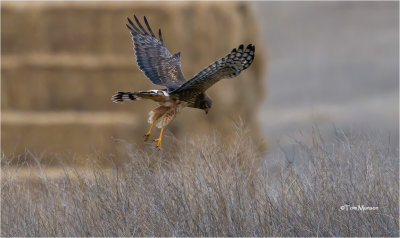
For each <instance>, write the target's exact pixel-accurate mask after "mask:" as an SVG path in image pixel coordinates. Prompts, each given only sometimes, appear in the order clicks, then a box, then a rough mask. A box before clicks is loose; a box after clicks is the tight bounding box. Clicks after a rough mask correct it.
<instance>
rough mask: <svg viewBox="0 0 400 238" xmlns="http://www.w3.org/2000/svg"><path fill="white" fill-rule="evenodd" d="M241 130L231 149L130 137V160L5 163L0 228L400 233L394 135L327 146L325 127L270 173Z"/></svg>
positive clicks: (340, 136)
mask: <svg viewBox="0 0 400 238" xmlns="http://www.w3.org/2000/svg"><path fill="white" fill-rule="evenodd" d="M232 129H233V130H234V131H235V137H234V138H233V143H232V144H225V143H223V140H224V138H221V137H220V136H218V135H214V136H206V137H199V138H197V139H193V140H188V141H175V143H174V145H175V147H174V148H172V149H171V150H167V151H162V152H161V153H160V152H154V153H149V152H144V151H141V150H132V145H130V144H129V143H128V144H125V146H126V149H125V150H124V152H125V156H124V157H126V158H127V160H128V162H127V163H124V164H123V165H120V166H118V165H115V164H114V166H112V167H111V168H110V169H106V170H105V169H103V168H102V167H101V166H99V164H98V163H99V161H102V160H100V159H99V157H97V156H92V157H90V161H91V164H90V166H89V167H88V168H87V169H85V170H80V169H75V168H74V167H73V166H70V165H68V164H64V166H63V167H62V169H61V170H59V169H58V170H54V169H52V168H49V167H46V165H43V164H41V163H40V156H37V157H35V159H34V161H35V164H34V165H31V166H29V167H26V166H24V167H20V168H19V167H15V166H12V167H8V166H7V165H6V166H3V172H2V179H1V190H2V213H1V221H2V223H1V235H2V236H238V237H239V236H390V237H398V236H399V216H398V212H399V208H398V194H399V193H398V187H399V183H398V169H397V168H398V163H397V160H398V156H399V154H398V152H399V151H398V148H397V145H393V144H391V143H386V137H380V139H381V141H382V143H381V144H376V143H375V142H374V141H376V140H375V137H376V136H377V135H376V134H360V135H354V134H351V133H348V132H343V131H341V130H336V131H335V134H336V137H335V140H334V142H329V143H327V142H325V141H324V139H323V138H322V137H321V136H320V134H319V133H318V132H317V131H316V132H315V133H314V135H313V137H312V138H313V143H312V144H304V143H302V142H295V145H294V147H293V148H292V150H282V151H280V152H279V153H275V154H274V155H273V156H274V157H275V158H276V159H278V160H279V161H281V163H280V165H279V167H278V169H275V170H274V171H273V173H270V172H269V170H268V168H270V165H269V162H268V161H265V160H263V159H262V157H261V156H260V154H259V153H257V152H256V151H257V150H256V149H255V146H254V143H253V141H252V136H251V135H250V133H249V131H248V129H246V128H245V127H243V125H241V124H239V125H237V126H236V127H234V128H232ZM169 139H172V138H169ZM371 139H372V140H371ZM28 156H29V155H28ZM108 159H109V160H110V161H112V158H108ZM299 160H300V161H304V163H302V164H301V165H296V163H293V162H294V161H299ZM16 169H17V172H16ZM18 169H20V171H19V172H18ZM55 173H58V175H55ZM24 174H30V175H29V176H30V179H29V180H27V179H26V177H25V176H24ZM344 205H350V206H355V207H358V205H360V206H365V207H377V209H375V210H366V211H356V210H348V211H346V210H341V207H342V206H344Z"/></svg>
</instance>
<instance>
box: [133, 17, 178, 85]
mask: <svg viewBox="0 0 400 238" xmlns="http://www.w3.org/2000/svg"><path fill="white" fill-rule="evenodd" d="M133 17H134V18H135V21H136V24H137V25H135V24H134V23H133V22H132V21H131V19H129V17H128V22H129V24H126V26H127V27H128V28H129V30H130V31H131V35H132V40H133V46H134V47H133V48H134V49H135V54H136V61H137V63H138V65H139V68H140V69H141V70H142V71H143V72H144V74H145V75H146V76H147V77H148V78H149V79H150V80H151V82H153V83H154V84H158V85H164V86H166V87H167V88H168V90H173V89H176V88H178V87H179V86H180V85H182V84H183V83H185V82H186V80H185V78H184V76H183V74H182V71H181V59H180V53H176V54H174V55H171V53H170V52H169V51H168V49H167V48H166V47H165V44H164V41H163V38H162V35H161V29H159V30H158V35H159V38H160V39H157V37H156V36H155V35H154V33H153V31H152V30H151V28H150V25H149V23H148V22H147V19H146V17H144V23H145V24H146V27H147V30H148V32H147V31H146V29H145V28H144V27H143V26H142V25H141V24H140V22H139V20H138V19H137V17H136V16H135V15H134V16H133Z"/></svg>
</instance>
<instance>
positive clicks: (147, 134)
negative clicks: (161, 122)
mask: <svg viewBox="0 0 400 238" xmlns="http://www.w3.org/2000/svg"><path fill="white" fill-rule="evenodd" d="M154 123H155V121H153V123H151V126H150V129H149V131H148V132H147V133H146V135H144V141H147V140H148V139H149V137H150V135H151V130H152V129H153V126H154Z"/></svg>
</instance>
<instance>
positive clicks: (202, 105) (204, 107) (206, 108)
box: [200, 96, 212, 114]
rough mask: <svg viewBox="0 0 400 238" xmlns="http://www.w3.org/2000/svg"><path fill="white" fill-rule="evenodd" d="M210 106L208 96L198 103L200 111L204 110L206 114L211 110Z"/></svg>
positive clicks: (210, 102)
mask: <svg viewBox="0 0 400 238" xmlns="http://www.w3.org/2000/svg"><path fill="white" fill-rule="evenodd" d="M211 106H212V100H211V98H210V97H209V96H205V97H204V98H203V99H202V100H201V101H200V109H202V110H204V111H205V112H206V114H207V113H208V111H209V110H210V109H211Z"/></svg>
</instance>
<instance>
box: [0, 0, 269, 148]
mask: <svg viewBox="0 0 400 238" xmlns="http://www.w3.org/2000/svg"><path fill="white" fill-rule="evenodd" d="M1 11H2V22H1V24H2V55H1V57H2V63H3V65H2V95H1V97H2V102H1V103H2V110H3V115H4V116H5V117H7V113H10V114H12V113H14V112H17V114H14V115H18V113H19V112H30V113H36V114H38V113H39V114H40V113H48V112H60V121H61V122H60V123H58V124H57V126H56V127H55V126H54V125H45V124H40V126H39V125H38V124H37V123H36V122H34V121H29V120H19V121H20V123H19V124H18V123H15V122H13V121H12V119H9V120H5V121H3V124H2V127H3V130H4V132H7V133H4V132H3V133H2V139H3V145H2V146H3V151H4V152H6V154H7V153H11V152H18V151H22V150H23V149H25V148H26V147H27V146H28V147H29V148H31V149H35V150H36V151H40V150H46V151H48V152H62V151H64V150H67V149H69V150H71V151H74V152H75V153H78V154H82V153H88V152H90V150H91V149H92V148H96V149H98V150H103V149H104V150H107V151H110V150H109V147H110V145H106V144H107V143H105V142H104V141H103V140H101V142H99V141H100V140H98V139H96V138H98V137H104V138H106V139H105V140H106V141H107V140H109V137H110V136H115V137H120V138H125V139H129V140H130V139H132V140H133V141H137V142H138V143H139V141H141V140H142V134H144V133H145V131H146V127H147V126H148V125H147V120H146V118H147V113H148V111H150V110H151V109H152V108H154V107H155V106H156V105H155V104H154V103H152V102H143V101H142V102H139V103H130V104H124V105H116V104H113V103H111V102H110V97H111V95H112V94H113V93H114V92H115V91H119V90H131V91H137V90H146V89H154V88H160V87H158V86H155V85H152V84H151V83H150V82H149V81H148V80H147V78H146V77H145V76H144V74H143V73H142V72H141V71H140V70H139V69H138V67H137V65H136V62H135V58H134V55H133V49H132V42H131V39H130V35H129V32H128V30H127V29H126V27H125V25H124V24H125V22H126V16H132V15H133V14H136V15H137V16H139V17H141V16H143V15H146V17H147V18H148V19H149V21H150V24H151V26H152V28H153V29H158V28H162V31H163V36H164V41H165V42H166V45H167V47H168V49H169V50H170V51H171V53H175V52H178V51H181V52H182V53H181V57H182V70H183V73H184V75H185V76H186V77H187V78H190V77H192V76H193V75H195V74H196V73H197V72H199V71H200V70H201V69H203V68H204V67H206V66H208V65H209V64H210V63H212V62H213V61H215V60H217V59H218V58H220V57H222V56H224V55H225V54H227V52H229V51H230V50H231V49H232V48H235V47H237V46H238V45H239V44H242V43H243V44H249V43H253V44H255V45H256V47H257V49H258V50H257V53H256V59H255V61H254V63H253V65H252V66H251V67H250V68H249V69H248V70H246V71H245V72H243V73H242V74H241V75H240V76H239V77H237V78H234V79H225V80H223V81H221V82H219V83H218V84H216V85H215V86H214V87H212V88H211V89H210V90H209V91H208V94H209V95H210V96H211V97H212V98H213V100H214V104H213V109H212V110H211V111H210V113H209V115H207V116H206V115H204V112H202V111H200V110H194V109H185V110H184V112H183V113H182V115H180V116H178V118H177V119H176V120H175V121H174V122H173V123H171V124H170V126H169V130H170V131H171V132H172V133H173V134H174V135H176V136H177V137H178V138H179V137H181V136H183V135H188V133H190V134H192V135H196V134H198V133H209V132H210V131H212V130H214V129H218V130H219V131H220V133H222V134H223V135H226V136H229V135H230V133H231V132H230V129H231V124H232V123H231V122H232V119H234V118H236V117H238V116H241V117H242V118H243V119H244V120H245V121H247V122H248V123H249V124H251V127H252V128H253V130H255V131H256V129H257V127H258V126H257V123H256V119H255V115H256V112H257V108H258V106H259V102H260V100H261V99H262V97H263V84H262V73H263V72H262V71H263V66H264V63H265V62H264V59H263V55H262V52H261V50H260V49H261V48H262V46H261V44H260V41H259V31H258V29H257V22H256V20H255V19H254V16H253V14H252V12H251V10H250V7H249V5H248V4H246V3H240V2H230V3H228V2H196V3H194V2H190V3H186V2H173V3H167V2H166V3H154V2H149V3H146V2H141V3H136V2H118V3H116V2H92V3H90V2H56V3H53V2H29V3H28V2H5V3H3V4H2V9H1ZM68 111H70V112H71V113H72V114H74V113H79V112H82V113H90V112H102V113H105V114H106V113H109V114H110V115H114V116H115V115H117V113H124V112H129V113H132V115H133V117H134V118H135V121H138V125H135V128H132V129H127V125H120V124H119V123H118V122H116V123H115V124H114V125H112V126H110V125H107V126H103V127H104V128H106V129H104V130H103V129H101V127H102V126H101V125H100V124H97V125H96V130H83V131H84V133H82V132H83V131H82V123H81V124H79V122H77V124H76V125H75V126H74V124H71V122H70V123H68V124H63V123H62V120H61V119H62V112H64V115H65V112H68ZM22 114H23V113H22ZM8 118H13V117H8ZM33 118H35V117H33ZM93 120H96V118H93ZM17 121H18V120H17ZM93 123H94V124H96V122H95V121H94V122H93ZM131 126H133V125H131ZM111 128H114V129H111ZM27 131H31V132H32V133H31V134H30V135H28V134H27V133H26V132H27ZM102 131H106V133H105V134H102V133H101V132H102ZM155 133H157V132H155ZM52 134H57V136H51V135H52ZM63 134H64V135H65V136H60V135H63ZM255 137H256V138H258V135H256V133H255ZM16 138H19V143H18V144H16V143H17V141H16V142H13V141H14V140H15V139H16ZM31 142H34V143H31ZM83 144H85V145H83ZM87 144H90V145H91V146H90V148H88V146H87ZM139 144H143V143H139Z"/></svg>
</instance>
